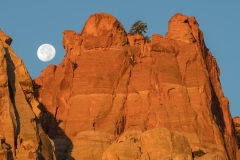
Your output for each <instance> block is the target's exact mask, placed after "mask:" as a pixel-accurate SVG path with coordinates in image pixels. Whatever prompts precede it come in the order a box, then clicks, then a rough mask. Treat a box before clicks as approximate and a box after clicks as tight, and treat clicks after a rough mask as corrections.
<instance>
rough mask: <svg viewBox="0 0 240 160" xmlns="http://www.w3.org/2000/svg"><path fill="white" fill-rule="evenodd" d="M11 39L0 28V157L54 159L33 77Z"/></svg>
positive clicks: (9, 159) (31, 159)
mask: <svg viewBox="0 0 240 160" xmlns="http://www.w3.org/2000/svg"><path fill="white" fill-rule="evenodd" d="M11 42H12V39H11V38H10V37H9V36H8V35H6V34H5V33H3V32H2V30H0V159H1V160H5V159H7V160H12V159H19V160H20V159H21V160H35V159H42V158H44V159H49V160H52V159H54V155H53V147H52V144H51V141H50V139H49V138H48V136H47V135H46V134H45V133H44V131H43V129H42V127H41V124H40V123H39V119H38V118H39V116H40V114H41V111H40V110H39V109H38V107H39V105H40V104H39V102H38V101H36V100H35V97H34V95H33V93H34V89H33V85H32V79H31V78H30V75H29V74H28V71H27V69H26V67H25V66H24V64H23V62H22V59H21V58H18V57H17V56H16V54H15V53H14V52H13V50H12V49H11V47H10V44H11Z"/></svg>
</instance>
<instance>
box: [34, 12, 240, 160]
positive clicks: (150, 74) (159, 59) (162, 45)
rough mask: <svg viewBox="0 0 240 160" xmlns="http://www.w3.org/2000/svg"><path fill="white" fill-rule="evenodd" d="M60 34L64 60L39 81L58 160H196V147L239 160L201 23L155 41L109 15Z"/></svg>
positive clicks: (189, 22)
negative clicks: (130, 32)
mask: <svg viewBox="0 0 240 160" xmlns="http://www.w3.org/2000/svg"><path fill="white" fill-rule="evenodd" d="M63 34H64V37H63V46H64V48H65V50H66V55H65V58H64V59H63V60H62V62H61V63H60V64H59V65H58V66H54V65H50V66H48V67H47V68H46V69H44V70H43V71H42V74H41V75H40V76H39V77H38V78H36V79H35V80H34V83H35V87H36V89H35V94H36V96H37V98H38V101H39V102H41V104H42V108H41V111H42V113H43V114H42V116H41V123H42V126H43V129H44V131H45V132H46V133H47V134H48V135H49V136H50V137H51V138H52V139H53V141H54V143H55V146H56V152H55V153H56V156H57V159H66V158H69V159H70V158H71V157H72V158H75V159H79V160H81V159H104V160H114V159H116V160H117V159H164V158H165V159H191V156H190V155H191V153H190V152H194V151H197V150H199V149H201V150H203V151H204V152H205V153H207V154H205V155H204V156H203V157H202V158H201V157H200V158H201V159H204V157H205V159H217V158H218V159H222V160H227V159H231V160H234V159H236V152H237V139H236V135H235V131H234V126H233V123H232V117H231V114H230V112H229V103H228V99H227V98H226V97H224V94H223V92H222V89H221V84H220V81H219V75H220V70H219V68H218V66H217V63H216V60H215V58H214V57H213V56H212V54H211V52H210V51H209V50H208V49H207V48H206V46H205V43H204V39H203V33H202V32H201V30H200V29H199V26H198V22H197V21H196V20H195V18H194V17H187V16H184V15H182V14H180V13H177V14H175V15H174V16H173V17H172V18H171V19H170V21H169V27H168V32H167V34H166V37H165V38H164V37H163V36H161V35H159V34H154V35H152V41H151V42H150V43H145V42H144V38H143V36H141V35H127V34H126V32H125V30H124V28H123V26H122V24H121V23H120V22H119V21H118V20H117V19H116V18H114V17H113V16H111V15H109V14H105V13H99V14H93V15H91V16H90V18H89V19H88V20H87V22H86V24H85V26H84V28H83V29H82V31H81V33H75V32H74V31H70V30H67V31H64V33H63ZM169 130H170V131H169ZM151 137H153V138H151ZM177 142H179V143H177ZM170 144H171V145H170ZM189 147H190V148H191V151H190V150H189V149H190V148H189Z"/></svg>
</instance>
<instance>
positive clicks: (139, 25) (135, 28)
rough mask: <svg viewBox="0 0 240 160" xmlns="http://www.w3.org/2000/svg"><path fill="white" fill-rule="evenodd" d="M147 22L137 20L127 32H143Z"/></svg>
mask: <svg viewBox="0 0 240 160" xmlns="http://www.w3.org/2000/svg"><path fill="white" fill-rule="evenodd" d="M147 29H148V28H147V23H143V22H142V21H141V20H138V21H137V22H135V23H134V24H133V25H132V28H131V29H130V31H129V34H142V35H143V34H145V33H146V30H147Z"/></svg>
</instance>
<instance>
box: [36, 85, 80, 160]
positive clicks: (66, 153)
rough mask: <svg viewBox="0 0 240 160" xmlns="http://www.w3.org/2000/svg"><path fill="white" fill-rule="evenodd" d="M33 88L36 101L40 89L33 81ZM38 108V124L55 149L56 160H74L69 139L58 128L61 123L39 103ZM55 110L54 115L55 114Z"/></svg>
mask: <svg viewBox="0 0 240 160" xmlns="http://www.w3.org/2000/svg"><path fill="white" fill-rule="evenodd" d="M33 86H34V96H35V97H36V99H38V97H39V91H38V89H39V88H40V87H41V86H40V85H37V84H35V83H34V81H33ZM38 108H39V109H40V110H41V116H40V118H39V121H40V124H41V126H42V129H43V131H44V132H45V133H46V134H47V135H48V137H49V138H51V139H52V140H53V142H54V145H55V146H54V147H55V151H54V152H55V155H56V158H57V160H65V159H67V160H75V159H74V158H73V157H72V156H71V152H72V149H73V144H72V141H71V139H70V138H69V137H68V136H67V135H66V134H65V132H64V130H62V129H61V128H60V127H59V124H60V123H61V122H62V121H61V120H59V121H58V120H57V119H56V116H55V115H53V114H51V113H50V112H48V111H47V108H46V107H45V106H44V105H43V104H42V103H40V102H39V106H38ZM57 109H58V108H56V111H55V114H56V113H57Z"/></svg>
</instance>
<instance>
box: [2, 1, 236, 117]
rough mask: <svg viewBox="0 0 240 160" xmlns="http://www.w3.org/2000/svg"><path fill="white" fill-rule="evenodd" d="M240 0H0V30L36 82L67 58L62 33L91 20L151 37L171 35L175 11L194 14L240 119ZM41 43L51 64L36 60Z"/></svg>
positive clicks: (232, 108) (79, 29) (80, 27)
mask: <svg viewBox="0 0 240 160" xmlns="http://www.w3.org/2000/svg"><path fill="white" fill-rule="evenodd" d="M239 8H240V1H239V2H237V1H235V2H234V1H232V2H227V1H222V2H219V1H206V0H203V1H194V2H193V1H187V0H181V1H160V0H151V1H146V0H145V1H143V0H138V1H136V0H131V1H126V0H125V1H124V0H121V1H120V0H112V1H110V0H95V1H93V0H92V1H89V0H88V1H80V0H78V1H77V0H71V1H66V0H65V1H64V0H58V1H47V0H42V1H30V0H24V1H10V0H9V1H7V0H5V1H2V2H1V5H0V15H1V19H0V28H1V29H2V30H3V31H4V32H5V33H7V34H8V35H9V36H10V37H12V38H13V42H12V45H11V47H12V48H13V49H14V51H15V53H16V54H17V55H18V56H19V57H21V58H23V61H24V64H25V65H26V67H27V69H28V71H29V73H30V75H31V77H32V78H36V77H38V76H39V75H40V74H41V71H42V70H43V69H44V68H46V67H47V66H48V65H49V64H56V65H58V64H59V63H60V62H61V60H62V59H63V57H64V54H65V52H64V49H63V46H62V32H63V31H64V30H75V31H76V32H80V31H81V30H82V27H83V26H84V24H85V21H86V20H87V19H88V17H89V16H90V15H91V14H93V13H97V12H107V13H110V14H112V15H113V16H115V17H116V18H117V19H118V20H119V21H120V22H121V23H122V24H123V25H124V27H125V29H126V31H127V32H128V31H129V30H130V28H131V25H132V24H133V23H134V22H135V21H137V20H142V21H143V22H145V23H147V25H148V31H147V35H149V36H151V35H152V33H160V34H162V35H165V33H166V32H167V27H168V21H169V19H170V18H171V17H172V16H173V15H174V14H175V13H176V12H181V13H182V14H185V15H187V16H195V17H196V19H197V21H198V22H199V24H200V29H201V30H202V31H203V33H204V37H205V43H206V46H207V47H208V48H209V49H210V51H211V52H212V54H213V56H214V57H215V58H216V59H217V62H218V65H219V67H220V70H221V75H220V80H221V84H222V88H223V91H224V95H225V96H226V97H228V98H229V100H230V110H231V114H232V116H233V117H235V116H237V115H239V116H240V108H239V104H240V96H239V95H240V94H239V91H240V84H239V82H240V73H239V72H240V71H239V68H240V63H239V59H240V53H239V51H240V40H239V36H240V18H239V15H240V10H239ZM43 43H49V44H52V45H53V46H54V47H55V48H56V52H57V53H56V56H55V58H54V59H53V60H52V61H50V62H47V63H46V62H41V61H40V60H39V59H38V58H37V53H36V52H37V49H38V47H39V46H40V45H41V44H43Z"/></svg>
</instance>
